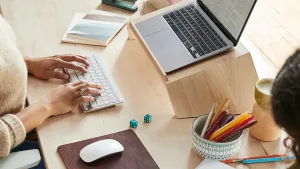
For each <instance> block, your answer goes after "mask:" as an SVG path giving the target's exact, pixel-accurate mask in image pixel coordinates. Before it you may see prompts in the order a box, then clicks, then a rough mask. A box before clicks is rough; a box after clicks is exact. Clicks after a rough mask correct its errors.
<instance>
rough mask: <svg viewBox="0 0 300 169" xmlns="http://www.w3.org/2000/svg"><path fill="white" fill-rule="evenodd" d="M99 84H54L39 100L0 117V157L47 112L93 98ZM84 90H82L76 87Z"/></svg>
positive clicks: (65, 110) (56, 112)
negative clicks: (18, 110) (14, 112)
mask: <svg viewBox="0 0 300 169" xmlns="http://www.w3.org/2000/svg"><path fill="white" fill-rule="evenodd" d="M100 89H101V87H100V86H99V85H97V84H90V83H87V82H82V81H81V82H76V83H69V84H65V85H62V86H59V87H57V88H56V89H54V90H53V91H52V92H50V93H49V94H48V95H47V96H46V97H45V98H43V99H42V100H40V101H39V102H37V103H35V104H33V105H31V106H29V107H27V108H25V109H23V110H22V111H21V112H19V113H17V114H16V115H13V114H7V115H4V116H2V117H0V158H1V157H6V156H7V155H8V154H9V152H10V150H11V149H12V148H14V147H16V146H17V145H19V144H20V143H22V142H23V141H24V139H25V136H26V133H27V132H29V131H31V130H32V129H34V128H36V127H38V126H39V125H40V124H41V123H43V121H45V120H46V119H47V118H48V117H50V116H55V115H59V114H65V113H68V112H71V111H72V110H73V109H75V108H77V107H78V106H79V105H81V104H83V103H85V102H91V101H93V100H94V97H93V95H99V94H100ZM81 90H84V92H83V93H81V92H80V91H81Z"/></svg>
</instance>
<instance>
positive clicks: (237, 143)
mask: <svg viewBox="0 0 300 169" xmlns="http://www.w3.org/2000/svg"><path fill="white" fill-rule="evenodd" d="M207 117H208V114H205V115H202V116H200V117H198V118H197V119H196V120H195V121H194V123H193V135H192V144H193V148H194V149H195V151H196V152H197V153H198V154H199V155H200V156H203V157H204V158H206V159H210V160H226V159H228V158H231V157H233V156H235V155H236V154H237V153H238V151H239V149H240V147H241V142H242V134H240V135H237V136H234V137H232V138H231V139H230V140H229V141H228V142H225V143H217V142H212V141H209V140H206V139H204V138H202V137H200V135H201V132H202V129H203V127H204V125H205V122H206V119H207Z"/></svg>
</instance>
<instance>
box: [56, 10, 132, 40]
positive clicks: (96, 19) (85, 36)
mask: <svg viewBox="0 0 300 169" xmlns="http://www.w3.org/2000/svg"><path fill="white" fill-rule="evenodd" d="M126 23H127V19H126V18H124V17H121V16H118V15H117V14H113V13H110V12H106V11H92V12H90V13H88V14H82V13H76V14H75V16H74V18H73V20H72V22H71V24H70V26H69V28H68V30H67V31H66V33H65V35H64V37H63V39H62V42H70V43H81V44H90V45H101V46H107V45H108V43H109V42H110V41H111V40H112V39H113V38H114V37H115V36H116V34H117V33H118V32H119V31H120V30H121V29H122V28H123V27H124V25H125V24H126Z"/></svg>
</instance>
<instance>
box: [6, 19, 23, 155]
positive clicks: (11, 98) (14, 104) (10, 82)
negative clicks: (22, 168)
mask: <svg viewBox="0 0 300 169" xmlns="http://www.w3.org/2000/svg"><path fill="white" fill-rule="evenodd" d="M26 85H27V69H26V64H25V62H24V59H23V57H22V55H21V53H20V51H19V50H18V49H17V47H16V38H15V35H14V33H13V31H12V29H11V27H10V26H9V25H8V24H7V23H6V22H5V20H4V19H3V18H2V16H1V15H0V158H1V157H6V156H7V155H8V154H9V152H10V150H11V149H12V148H14V147H16V146H17V145H19V144H20V143H22V142H23V141H24V138H25V136H26V131H25V128H24V126H23V124H22V122H21V121H20V120H19V119H18V118H17V116H15V115H14V114H16V113H18V112H19V111H21V110H22V109H23V108H24V104H25V96H26V88H27V86H26Z"/></svg>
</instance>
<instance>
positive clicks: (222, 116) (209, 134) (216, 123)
mask: <svg viewBox="0 0 300 169" xmlns="http://www.w3.org/2000/svg"><path fill="white" fill-rule="evenodd" d="M226 116H227V112H226V111H223V113H222V114H221V115H220V116H219V118H218V119H217V121H216V122H215V123H214V124H213V126H212V127H211V128H210V129H209V130H208V131H207V132H206V134H205V136H204V138H205V139H208V138H209V137H210V136H211V135H212V134H213V132H215V131H216V129H217V127H218V126H219V124H220V123H221V121H223V119H224V118H225V117H226Z"/></svg>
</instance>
